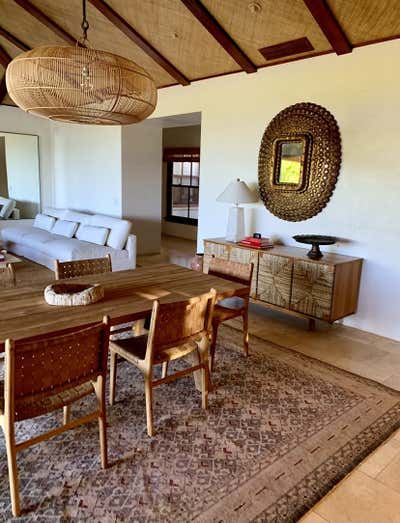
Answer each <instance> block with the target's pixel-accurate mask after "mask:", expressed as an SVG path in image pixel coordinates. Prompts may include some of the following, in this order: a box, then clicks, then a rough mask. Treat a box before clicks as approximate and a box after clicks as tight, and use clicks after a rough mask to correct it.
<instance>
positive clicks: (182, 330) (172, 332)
mask: <svg viewBox="0 0 400 523" xmlns="http://www.w3.org/2000/svg"><path fill="white" fill-rule="evenodd" d="M215 299H216V292H215V290H214V289H211V290H210V292H208V293H206V294H203V295H200V296H197V297H195V298H191V299H188V300H185V301H180V302H177V303H176V302H175V303H165V304H160V303H159V301H158V300H156V301H155V302H154V303H153V310H152V315H151V321H150V330H149V333H148V335H144V336H137V337H130V338H126V339H121V340H112V341H111V342H110V352H111V365H110V404H111V405H113V404H114V399H115V389H116V379H117V356H122V357H123V358H124V359H126V360H127V361H129V362H130V363H132V364H133V365H135V366H136V367H138V369H139V370H141V372H142V373H143V374H144V386H145V395H146V417H147V432H148V435H149V436H150V437H152V436H153V435H154V427H153V388H154V387H158V386H159V385H163V384H164V383H169V382H170V381H173V380H176V379H178V378H182V377H183V376H187V375H188V374H191V373H194V372H196V371H200V370H201V374H202V380H201V383H202V408H203V409H206V408H207V397H208V387H209V368H208V349H209V339H210V334H211V319H212V314H213V309H214V303H215ZM189 354H193V355H195V356H197V357H196V359H197V363H196V362H195V363H196V364H195V365H191V366H190V367H189V368H186V369H184V370H181V371H178V372H175V373H173V374H169V375H168V376H167V375H166V374H167V367H168V363H169V362H171V361H173V360H176V359H179V358H184V357H186V356H188V355H189ZM159 364H162V366H163V369H162V376H161V378H160V379H156V380H153V368H154V366H155V365H159Z"/></svg>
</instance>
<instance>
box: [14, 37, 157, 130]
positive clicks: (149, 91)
mask: <svg viewBox="0 0 400 523" xmlns="http://www.w3.org/2000/svg"><path fill="white" fill-rule="evenodd" d="M6 82H7V90H8V93H9V95H10V97H11V98H12V99H13V101H14V102H15V103H16V104H17V105H18V106H19V107H21V109H23V110H24V111H27V112H29V113H32V114H36V115H37V116H42V117H44V118H50V119H51V120H59V121H63V122H71V123H82V124H96V125H127V124H131V123H137V122H140V121H142V120H144V119H145V118H147V117H148V116H149V115H150V114H151V113H152V112H153V111H154V109H155V106H156V103H157V89H156V86H155V84H154V81H153V79H152V78H151V76H150V75H149V74H148V73H147V72H146V71H145V70H144V69H143V68H142V67H140V66H139V65H137V64H135V63H134V62H132V61H130V60H127V59H126V58H123V57H121V56H117V55H115V54H112V53H108V52H106V51H98V50H96V49H89V48H86V47H78V46H75V47H61V46H41V47H37V48H35V49H33V50H31V51H28V52H26V53H22V54H20V55H19V56H17V57H16V58H15V59H14V60H12V62H10V64H9V66H8V67H7V71H6Z"/></svg>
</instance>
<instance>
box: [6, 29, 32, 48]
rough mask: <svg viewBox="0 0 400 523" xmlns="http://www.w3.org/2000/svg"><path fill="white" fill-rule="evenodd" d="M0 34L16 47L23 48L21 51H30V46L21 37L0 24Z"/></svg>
mask: <svg viewBox="0 0 400 523" xmlns="http://www.w3.org/2000/svg"><path fill="white" fill-rule="evenodd" d="M0 36H2V37H3V38H5V39H6V40H8V41H9V42H11V43H12V44H13V45H15V47H18V48H19V49H21V51H29V50H30V47H29V46H27V45H26V44H24V42H22V41H21V40H20V39H19V38H17V37H16V36H14V35H13V34H11V33H9V32H8V31H7V30H6V29H4V28H3V27H1V26H0Z"/></svg>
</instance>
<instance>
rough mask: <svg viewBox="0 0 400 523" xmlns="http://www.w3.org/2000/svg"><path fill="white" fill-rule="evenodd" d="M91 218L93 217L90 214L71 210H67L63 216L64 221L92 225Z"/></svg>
mask: <svg viewBox="0 0 400 523" xmlns="http://www.w3.org/2000/svg"><path fill="white" fill-rule="evenodd" d="M91 218H92V216H91V215H90V214H86V213H84V212H78V211H70V210H69V209H66V210H65V211H64V213H63V214H62V216H61V219H62V220H67V221H69V222H77V223H90V220H91Z"/></svg>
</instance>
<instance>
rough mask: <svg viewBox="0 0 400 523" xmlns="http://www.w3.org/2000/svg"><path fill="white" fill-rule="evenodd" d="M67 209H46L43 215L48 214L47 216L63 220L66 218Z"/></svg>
mask: <svg viewBox="0 0 400 523" xmlns="http://www.w3.org/2000/svg"><path fill="white" fill-rule="evenodd" d="M66 211H67V209H56V207H45V208H44V209H43V214H47V216H53V218H56V219H59V220H62V219H63V218H64V214H65V213H66Z"/></svg>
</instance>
